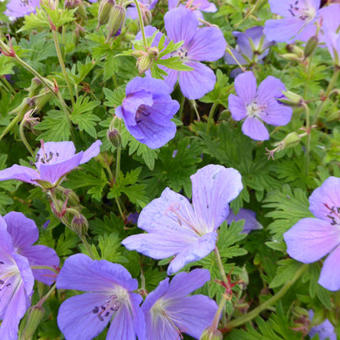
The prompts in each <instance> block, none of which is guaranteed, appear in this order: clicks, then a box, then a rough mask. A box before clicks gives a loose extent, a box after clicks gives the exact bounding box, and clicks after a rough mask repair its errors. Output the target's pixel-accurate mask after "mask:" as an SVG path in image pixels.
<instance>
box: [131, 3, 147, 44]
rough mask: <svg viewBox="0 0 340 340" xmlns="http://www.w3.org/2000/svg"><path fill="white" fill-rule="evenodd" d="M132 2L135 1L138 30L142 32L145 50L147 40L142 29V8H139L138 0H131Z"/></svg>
mask: <svg viewBox="0 0 340 340" xmlns="http://www.w3.org/2000/svg"><path fill="white" fill-rule="evenodd" d="M133 2H134V3H135V5H136V8H137V12H138V20H139V26H140V31H141V32H142V37H143V44H144V48H145V50H147V49H148V43H147V40H146V35H145V30H144V22H143V16H142V10H141V9H140V6H139V2H138V0H133Z"/></svg>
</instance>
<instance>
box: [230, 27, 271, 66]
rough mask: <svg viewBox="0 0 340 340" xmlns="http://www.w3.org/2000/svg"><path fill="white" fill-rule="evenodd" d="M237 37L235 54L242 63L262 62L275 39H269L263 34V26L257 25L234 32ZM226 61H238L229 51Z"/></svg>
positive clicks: (231, 62) (231, 63)
mask: <svg viewBox="0 0 340 340" xmlns="http://www.w3.org/2000/svg"><path fill="white" fill-rule="evenodd" d="M233 35H234V36H235V37H236V47H235V49H232V52H233V54H234V56H235V57H236V59H237V61H238V62H239V64H241V65H250V64H253V63H257V62H260V61H261V60H262V59H263V58H264V57H266V56H267V54H268V53H269V47H270V46H272V45H273V43H274V42H273V41H268V40H267V39H266V37H265V36H264V34H263V27H262V26H255V27H252V28H249V29H247V30H246V31H245V32H237V31H236V32H233ZM224 60H225V62H226V63H228V64H230V65H236V64H237V63H236V61H235V60H234V59H233V58H232V57H231V56H230V54H229V53H227V54H226V55H225V58H224Z"/></svg>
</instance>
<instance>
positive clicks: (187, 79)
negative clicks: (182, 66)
mask: <svg viewBox="0 0 340 340" xmlns="http://www.w3.org/2000/svg"><path fill="white" fill-rule="evenodd" d="M186 64H187V65H188V66H190V67H192V68H193V70H192V71H182V72H180V73H179V85H180V87H181V91H182V93H183V95H184V96H185V97H187V98H189V99H199V98H201V97H203V96H204V95H205V94H207V93H208V92H210V91H212V90H213V89H214V86H215V83H216V76H215V74H214V72H213V71H212V70H211V69H210V68H209V67H208V66H206V65H203V64H201V63H199V62H193V61H192V62H188V63H186Z"/></svg>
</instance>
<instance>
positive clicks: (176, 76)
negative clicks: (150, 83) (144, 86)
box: [164, 7, 226, 99]
mask: <svg viewBox="0 0 340 340" xmlns="http://www.w3.org/2000/svg"><path fill="white" fill-rule="evenodd" d="M164 22H165V29H166V32H167V36H168V38H169V39H170V40H173V41H174V42H179V41H184V43H183V45H182V46H181V47H180V48H179V49H178V50H177V51H175V52H173V53H172V55H171V56H172V57H174V56H178V57H179V58H180V59H181V60H182V62H183V63H184V64H185V65H187V66H189V67H192V68H193V70H191V71H176V70H172V69H168V68H165V71H166V72H167V73H168V76H167V77H166V78H165V79H164V80H165V81H166V82H167V84H169V86H170V87H171V88H172V89H173V88H174V86H175V84H176V82H177V80H178V81H179V86H180V88H181V91H182V93H183V95H184V96H185V97H187V98H189V99H199V98H201V97H202V96H204V95H205V94H206V93H208V92H210V91H211V90H213V88H214V86H215V82H216V77H215V74H214V72H213V71H212V70H211V69H210V68H209V67H208V66H206V65H204V64H202V63H200V61H216V60H218V59H220V58H221V57H222V56H223V55H224V52H225V49H226V42H225V39H224V37H223V34H222V32H221V30H220V29H219V28H217V27H199V21H198V19H197V18H196V16H195V15H194V14H193V13H192V11H190V10H189V9H187V8H185V7H178V8H175V9H173V10H171V11H169V12H168V13H167V14H166V15H165V17H164Z"/></svg>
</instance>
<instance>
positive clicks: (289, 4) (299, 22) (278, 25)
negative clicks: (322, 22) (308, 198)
mask: <svg viewBox="0 0 340 340" xmlns="http://www.w3.org/2000/svg"><path fill="white" fill-rule="evenodd" d="M269 4H270V8H271V10H272V12H273V13H274V14H278V15H281V16H282V17H283V19H278V20H268V21H266V23H265V26H264V34H265V35H266V37H267V39H268V40H271V41H272V40H274V41H278V42H292V41H295V40H302V41H307V40H308V39H309V38H311V37H312V36H313V35H315V33H316V25H315V22H316V20H317V18H318V12H319V8H320V0H284V1H282V0H269Z"/></svg>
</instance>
